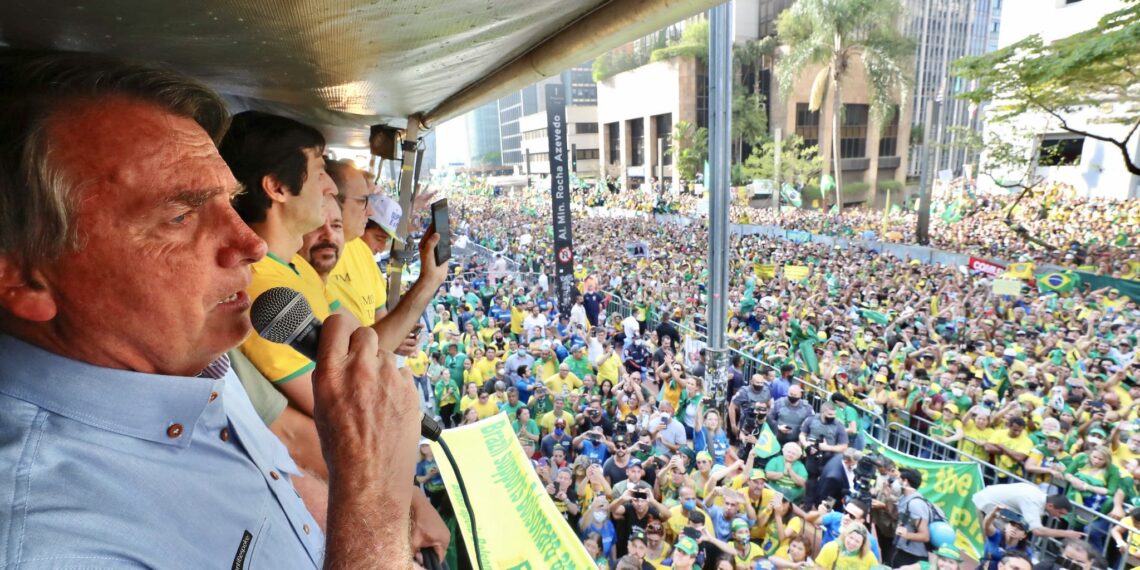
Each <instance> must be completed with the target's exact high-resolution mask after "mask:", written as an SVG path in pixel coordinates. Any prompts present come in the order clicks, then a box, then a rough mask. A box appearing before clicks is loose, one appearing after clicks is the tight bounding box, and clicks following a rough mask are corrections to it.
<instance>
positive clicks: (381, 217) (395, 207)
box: [368, 194, 404, 243]
mask: <svg viewBox="0 0 1140 570" xmlns="http://www.w3.org/2000/svg"><path fill="white" fill-rule="evenodd" d="M368 201H369V202H371V204H372V215H371V216H369V217H368V219H369V220H372V221H373V222H375V223H376V225H378V226H380V229H382V230H384V232H385V233H387V234H388V235H389V236H391V237H392V239H394V240H397V241H399V242H400V243H403V242H404V240H402V239H400V237H399V236H398V235H396V228H398V227H399V226H400V218H401V217H403V215H404V211H403V209H401V208H400V204H399V203H398V202H396V201H395V200H393V199H391V198H389V197H387V196H385V195H383V194H373V195H371V196H369V197H368Z"/></svg>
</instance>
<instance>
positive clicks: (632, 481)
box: [607, 457, 666, 512]
mask: <svg viewBox="0 0 1140 570" xmlns="http://www.w3.org/2000/svg"><path fill="white" fill-rule="evenodd" d="M607 463H608V461H607ZM613 488H614V495H615V496H620V495H623V494H625V492H626V490H628V489H633V490H635V491H636V490H645V491H648V492H649V493H650V494H652V492H653V486H652V485H650V484H649V482H647V481H645V464H644V462H643V461H641V460H640V459H638V458H636V457H630V458H629V462H628V463H627V464H626V466H625V478H624V479H622V480H621V481H618V482H616V483H613ZM665 510H666V509H662V512H664V511H665Z"/></svg>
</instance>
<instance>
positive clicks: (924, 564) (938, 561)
mask: <svg viewBox="0 0 1140 570" xmlns="http://www.w3.org/2000/svg"><path fill="white" fill-rule="evenodd" d="M993 563H994V567H993V568H992V569H990V568H986V569H983V570H997V564H998V561H997V560H994V562H993ZM961 564H962V553H961V551H959V550H958V549H957V548H956V547H954V546H952V545H949V544H948V545H946V546H943V547H942V548H939V549H938V550H935V551H934V564H931V563H930V561H928V560H922V561H920V562H918V563H917V564H910V565H908V566H903V567H902V568H898V569H897V570H958V569H959V568H960V567H961Z"/></svg>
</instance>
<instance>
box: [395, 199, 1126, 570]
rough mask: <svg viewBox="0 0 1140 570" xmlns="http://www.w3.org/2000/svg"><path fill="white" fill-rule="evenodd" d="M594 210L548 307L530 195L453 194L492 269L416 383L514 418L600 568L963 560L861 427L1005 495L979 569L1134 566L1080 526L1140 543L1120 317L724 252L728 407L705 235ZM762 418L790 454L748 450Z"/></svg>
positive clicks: (579, 227)
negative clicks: (884, 424)
mask: <svg viewBox="0 0 1140 570" xmlns="http://www.w3.org/2000/svg"><path fill="white" fill-rule="evenodd" d="M587 199H589V195H588V194H585V195H581V194H580V195H577V196H576V206H577V208H576V212H577V213H578V215H577V217H576V218H575V219H574V240H575V256H576V266H575V270H576V276H577V277H578V281H579V284H580V287H581V295H580V296H579V297H578V298H577V301H576V302H575V303H574V304H573V306H572V307H570V308H569V310H568V311H564V312H560V311H559V308H558V306H557V302H556V300H555V298H554V296H553V293H552V291H551V289H550V287H549V284H550V278H549V277H548V275H549V274H550V273H551V272H552V268H551V262H550V261H549V260H550V258H551V256H550V254H549V252H550V247H551V240H550V237H549V234H548V233H547V231H546V230H545V227H546V226H547V225H548V224H549V222H548V220H549V206H548V205H544V202H543V200H544V194H543V193H542V192H541V191H539V190H533V191H521V192H520V193H518V194H513V195H512V196H511V197H510V199H509V200H507V199H504V197H503V196H494V195H493V194H492V193H483V194H476V195H468V196H459V197H453V198H452V202H453V203H457V204H460V205H461V206H460V208H459V209H460V210H461V211H463V212H464V216H463V218H462V220H460V221H459V223H458V225H459V228H460V231H462V232H464V233H466V234H467V235H469V236H471V239H472V240H473V241H476V242H478V243H481V244H483V245H485V246H486V247H488V248H489V249H491V250H493V251H495V252H496V253H494V254H492V255H491V256H490V257H488V258H487V259H485V260H484V261H472V262H470V263H469V264H468V265H466V266H465V267H464V268H463V269H464V272H463V273H462V275H463V276H466V278H464V277H459V278H454V279H452V280H451V281H450V282H449V285H448V287H447V291H446V293H444V294H442V295H441V296H439V297H437V302H436V304H435V307H434V312H435V313H436V314H438V315H439V318H438V320H437V321H436V324H435V325H434V326H433V327H432V330H431V338H430V339H428V340H427V346H426V349H425V354H424V356H423V357H422V359H423V361H424V362H425V363H426V365H425V366H421V367H420V369H419V370H418V371H417V377H418V378H420V382H421V387H422V388H423V389H421V393H422V394H424V396H425V398H424V405H425V407H426V409H428V410H430V411H431V412H432V413H435V414H438V415H439V416H440V418H441V419H442V420H443V421H444V422H445V423H447V424H448V425H460V424H464V423H471V422H475V421H478V420H479V419H482V418H486V417H488V416H490V415H493V414H496V413H506V414H508V416H509V417H510V419H511V421H512V422H513V425H514V426H515V430H516V431H517V433H518V436H519V440H520V443H521V444H522V445H523V447H524V449H525V450H526V451H527V453H528V454H531V456H532V457H533V458H534V465H535V469H536V471H537V473H538V474H539V476H540V478H541V479H542V480H543V482H544V484H546V485H547V491H548V493H550V495H551V497H552V498H553V499H554V501H555V503H556V505H558V508H559V510H560V511H561V512H563V513H564V516H565V517H566V518H567V521H568V522H569V523H570V524H571V525H572V526H573V527H574V528H575V529H576V530H578V531H580V533H581V536H582V539H583V541H584V544H585V545H586V547H587V549H588V550H589V551H590V552H591V554H592V555H593V556H595V558H596V559H597V562H598V565H599V567H608V568H614V567H645V568H648V567H654V568H665V567H669V566H668V565H669V564H673V567H691V566H688V565H690V564H692V563H693V562H694V561H695V562H696V563H697V564H699V565H700V566H701V567H704V568H719V567H724V568H753V567H768V566H767V565H772V566H773V567H781V568H791V567H797V568H799V567H807V566H812V565H816V566H821V567H824V568H829V567H834V566H839V567H843V568H857V567H858V568H870V567H871V566H874V565H878V564H885V565H889V566H892V567H896V568H897V567H905V566H909V565H911V564H924V565H925V564H931V563H934V562H936V561H937V562H938V564H939V565H940V567H941V566H942V565H944V564H945V565H957V564H958V561H957V560H956V558H957V557H959V556H960V555H961V554H960V553H958V552H957V551H955V550H954V549H953V547H950V548H944V549H939V548H938V547H937V546H936V545H934V544H933V543H932V542H931V539H930V533H929V530H928V528H929V524H930V522H931V518H930V517H931V514H930V512H931V511H930V509H925V510H924V509H923V508H922V506H920V505H923V504H924V502H923V501H919V500H917V499H907V497H911V496H914V493H915V491H916V490H917V489H918V488H919V487H920V486H921V481H920V480H918V479H916V476H918V477H920V476H919V474H918V473H917V472H913V471H908V470H902V471H900V470H899V469H898V468H897V466H895V465H892V464H890V462H889V461H886V460H884V459H883V458H881V457H880V456H878V455H877V454H875V453H873V452H872V451H871V450H868V449H866V447H865V446H866V443H867V438H866V435H867V434H868V427H869V426H870V424H871V422H872V421H875V420H876V419H879V420H880V421H882V420H889V421H897V422H901V423H903V424H904V425H908V426H911V427H913V428H914V429H915V430H916V431H917V432H919V433H921V434H924V435H925V436H928V437H929V441H935V442H940V443H941V444H942V445H941V446H940V447H936V448H932V449H929V450H925V451H924V454H925V455H927V456H932V455H936V456H937V458H948V456H949V455H954V456H956V457H957V456H961V457H963V458H978V459H979V460H981V461H984V462H986V463H987V464H991V465H992V466H993V467H994V469H992V470H991V472H989V473H987V475H988V476H990V482H991V483H993V484H992V485H991V486H990V487H989V489H990V490H992V492H994V493H999V499H998V500H988V501H981V502H979V504H978V506H979V514H978V516H979V521H981V520H982V519H985V525H984V527H983V528H984V531H985V535H986V538H987V539H988V540H989V543H988V545H987V549H986V552H984V553H980V554H981V556H980V558H981V560H982V563H985V564H988V565H991V566H992V567H993V568H997V567H999V565H1004V566H1005V567H1006V568H1013V567H1022V566H1020V565H1021V564H1026V565H1027V564H1030V563H1041V562H1046V563H1052V562H1048V561H1049V560H1054V559H1055V560H1056V561H1061V562H1064V561H1066V560H1069V561H1075V562H1074V563H1076V564H1077V565H1078V566H1082V567H1085V568H1088V567H1091V566H1093V565H1104V564H1106V563H1107V562H1110V561H1111V562H1116V561H1118V560H1120V559H1121V558H1120V557H1121V556H1128V555H1129V554H1131V551H1129V550H1127V549H1124V548H1123V547H1121V548H1119V549H1118V548H1115V545H1117V544H1121V545H1124V544H1129V543H1131V541H1133V539H1132V538H1131V534H1130V533H1128V532H1124V533H1123V534H1122V533H1121V531H1120V529H1123V528H1125V527H1123V526H1110V525H1108V524H1107V520H1108V519H1105V520H1101V521H1100V522H1098V523H1096V524H1095V525H1094V524H1093V523H1094V522H1096V521H1093V520H1091V519H1090V518H1089V517H1090V515H1088V513H1090V512H1094V511H1095V512H1100V513H1103V514H1104V515H1106V517H1109V518H1111V519H1115V520H1117V521H1123V524H1124V525H1130V524H1131V522H1130V520H1131V519H1129V517H1130V516H1131V515H1132V514H1134V513H1132V509H1133V507H1136V506H1140V485H1138V484H1134V483H1133V481H1140V479H1138V478H1137V477H1136V476H1140V461H1138V460H1137V459H1138V458H1140V430H1138V429H1135V427H1136V426H1137V422H1136V420H1137V409H1138V408H1140V399H1138V398H1140V361H1138V360H1137V358H1136V356H1135V354H1136V352H1135V347H1136V344H1137V342H1136V334H1137V331H1138V328H1140V311H1138V310H1137V305H1136V304H1135V302H1133V301H1132V300H1130V299H1128V298H1126V297H1123V296H1121V295H1120V293H1119V292H1117V291H1113V290H1096V291H1093V290H1087V288H1086V290H1082V291H1076V292H1074V293H1072V294H1068V295H1057V294H1048V295H1043V294H1038V293H1036V292H1033V291H1026V292H1025V293H1024V294H1023V295H1022V296H1020V297H1018V298H1012V299H1011V298H1008V297H1002V296H996V295H994V294H993V293H992V283H991V280H990V279H988V278H987V277H986V276H984V275H979V274H968V273H963V272H961V271H960V270H959V269H958V268H953V267H942V266H935V265H922V264H918V263H917V262H906V261H903V260H899V259H897V258H893V257H891V256H889V255H880V254H877V253H875V252H871V251H865V250H861V249H858V248H851V249H836V248H830V247H825V246H822V245H819V244H812V243H807V244H794V243H790V242H784V241H780V240H776V239H772V238H764V237H757V236H750V237H744V238H738V237H736V236H734V237H733V239H732V247H731V249H732V252H731V256H730V268H731V270H730V275H731V280H730V289H729V296H728V310H729V324H728V331H727V333H728V340H729V343H730V346H731V347H732V348H733V349H734V352H733V353H732V354H733V358H732V363H731V366H730V368H729V372H728V383H727V386H726V389H725V392H724V393H723V394H717V393H716V389H715V386H713V385H712V384H710V383H708V381H707V380H706V379H705V366H704V348H705V343H704V341H705V338H704V331H705V325H706V323H705V320H704V319H705V316H704V315H705V311H706V303H707V295H706V291H705V283H706V281H707V270H706V264H705V256H706V251H707V250H706V246H705V240H704V235H705V228H704V227H703V226H702V224H701V222H700V221H699V220H698V221H696V222H692V223H690V225H687V226H686V225H681V224H682V223H684V222H676V221H666V220H664V219H661V218H654V217H651V216H648V215H637V214H630V215H614V213H613V212H612V211H607V210H601V209H596V208H594V209H592V208H591V207H589V204H587V203H585V201H586V200H587ZM622 200H625V202H622ZM520 203H522V204H527V205H528V206H527V207H526V208H525V210H526V212H524V213H521V214H520V212H519V209H518V208H517V204H520ZM614 203H625V204H627V205H630V206H633V205H634V204H635V202H634V201H632V199H631V198H630V197H629V196H624V197H622V196H621V195H620V193H619V194H618V199H617V201H615V202H614ZM628 209H629V210H636V208H628ZM845 215H846V213H845ZM504 219H509V220H511V222H510V223H509V224H503V223H502V220H504ZM630 244H641V247H640V248H634V247H630ZM788 265H796V266H801V265H802V266H806V267H807V268H808V269H807V273H806V275H800V274H796V275H794V276H789V275H787V274H786V272H785V271H784V268H785V266H788ZM508 267H509V268H512V269H514V271H511V270H508ZM769 267H770V268H771V269H770V270H769V271H765V270H764V268H769ZM429 387H430V389H428V388H429ZM720 396H723V397H724V398H726V402H728V403H729V405H728V406H727V410H726V411H727V414H726V415H722V411H721V410H720V409H717V408H716V406H715V403H714V402H715V401H716V398H717V397H720ZM1134 401H1135V405H1134ZM812 404H814V405H812ZM765 423H766V424H768V425H769V427H770V428H771V429H772V430H773V433H774V434H775V437H776V438H777V440H778V444H779V445H778V446H776V447H775V449H770V448H767V447H766V448H765V449H764V450H762V451H763V452H762V453H761V452H760V451H758V448H757V446H756V443H757V439H756V438H757V433H759V432H758V426H762V425H763V424H765ZM1133 434H1134V435H1133ZM930 446H931V447H933V446H934V444H930ZM863 459H866V460H868V461H872V462H873V464H874V466H875V469H876V470H878V472H879V473H880V475H881V476H879V477H878V478H877V482H878V486H877V487H876V488H874V489H873V490H870V491H869V493H870V494H869V495H868V496H867V497H863V499H866V500H861V499H858V498H854V495H855V493H854V491H853V483H854V481H853V479H852V477H853V475H852V474H853V473H854V470H855V468H856V466H857V465H858V464H859V462H860V460H863ZM431 461H433V460H432V459H431V457H430V455H428V452H426V451H425V457H424V462H425V463H424V465H428V466H430V464H431ZM1022 480H1025V481H1028V482H1029V483H1019V482H1021V481H1022ZM998 483H1002V484H998ZM1018 484H1026V485H1028V486H1027V487H1025V488H1024V489H1022V488H1018V487H1017V485H1018ZM436 485H437V487H438V485H439V482H438V481H437V482H436ZM1024 493H1028V494H1029V495H1027V496H1026V497H1024V498H1023V497H1022V494H1024ZM1046 504H1048V505H1050V506H1049V507H1048V508H1046V507H1045V505H1046ZM900 505H902V507H901V508H900ZM1054 507H1055V508H1054ZM845 513H846V518H845ZM1135 514H1137V515H1140V512H1138V513H1135ZM1046 515H1048V516H1051V517H1054V518H1056V519H1057V520H1060V521H1061V523H1060V524H1061V529H1060V530H1057V529H1051V528H1046V527H1045V526H1044V525H1043V523H1044V522H1045V519H1044V518H1043V517H1045V516H1046ZM1082 516H1083V518H1082ZM900 520H901V521H904V522H903V524H901V525H900ZM922 521H926V522H925V523H923V522H922ZM924 525H926V526H924ZM1086 527H1088V528H1086ZM1019 532H1020V534H1018V533H1019ZM841 535H842V536H841ZM1031 536H1033V537H1035V536H1041V537H1046V536H1048V537H1052V538H1055V539H1057V540H1065V541H1066V542H1065V543H1064V544H1062V545H1061V546H1060V547H1059V548H1058V549H1057V550H1058V551H1062V552H1063V553H1064V556H1057V555H1056V553H1046V552H1034V551H1033V550H1032V549H1031V548H1030V547H1029V538H1030V537H1031ZM1106 542H1108V543H1112V544H1111V547H1110V548H1109V549H1108V550H1107V551H1106V550H1104V549H1103V548H1102V547H1103V546H1104V545H1105V544H1106ZM1138 542H1140V541H1138ZM990 543H992V544H990ZM682 545H683V547H682ZM829 545H830V546H829ZM938 546H941V545H938ZM938 552H941V554H937V555H936V553H938ZM1105 552H1107V553H1108V556H1107V559H1106V556H1105ZM630 554H632V555H633V558H635V559H637V562H636V563H635V562H632V561H631V559H630V557H629V555H630ZM928 555H931V556H933V557H932V558H930V560H929V561H928V559H927V556H928ZM942 555H945V556H942ZM837 559H838V562H837ZM1109 559H1110V560H1109ZM631 564H636V565H634V566H631ZM757 564H759V566H757Z"/></svg>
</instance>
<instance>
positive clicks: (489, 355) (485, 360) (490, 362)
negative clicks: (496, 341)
mask: <svg viewBox="0 0 1140 570" xmlns="http://www.w3.org/2000/svg"><path fill="white" fill-rule="evenodd" d="M498 366H499V358H498V353H497V352H496V351H495V349H493V348H488V349H487V351H486V352H485V353H484V354H483V357H482V358H480V359H479V360H477V361H475V363H474V364H472V365H471V368H473V369H475V370H476V371H477V372H478V373H479V376H480V377H481V378H483V379H484V380H486V379H488V378H491V377H493V376H494V375H495V369H496V368H497V367H498Z"/></svg>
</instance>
